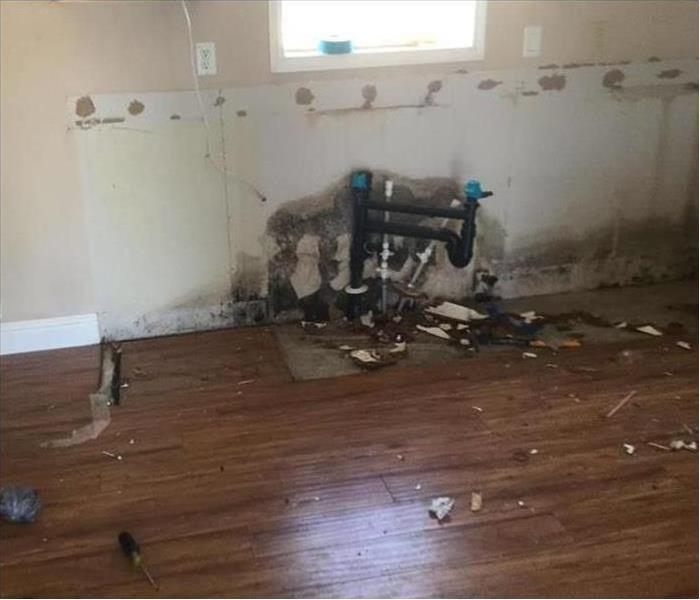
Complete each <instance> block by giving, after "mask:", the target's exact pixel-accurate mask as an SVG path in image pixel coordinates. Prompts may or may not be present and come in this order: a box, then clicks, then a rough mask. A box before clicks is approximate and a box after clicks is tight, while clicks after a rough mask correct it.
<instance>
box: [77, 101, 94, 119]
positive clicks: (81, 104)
mask: <svg viewBox="0 0 700 600" xmlns="http://www.w3.org/2000/svg"><path fill="white" fill-rule="evenodd" d="M94 112H95V103H94V102H93V101H92V98H90V96H81V97H80V98H78V99H77V100H76V101H75V114H76V115H78V116H79V117H83V118H85V117H89V116H90V115H91V114H92V113H94Z"/></svg>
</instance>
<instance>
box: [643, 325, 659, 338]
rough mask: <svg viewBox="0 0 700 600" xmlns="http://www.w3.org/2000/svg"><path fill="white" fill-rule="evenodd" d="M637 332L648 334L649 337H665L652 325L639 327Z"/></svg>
mask: <svg viewBox="0 0 700 600" xmlns="http://www.w3.org/2000/svg"><path fill="white" fill-rule="evenodd" d="M637 331H639V332H640V333H646V334H647V335H656V336H659V335H663V333H661V332H660V331H659V330H658V329H656V327H653V326H652V325H642V326H641V327H637Z"/></svg>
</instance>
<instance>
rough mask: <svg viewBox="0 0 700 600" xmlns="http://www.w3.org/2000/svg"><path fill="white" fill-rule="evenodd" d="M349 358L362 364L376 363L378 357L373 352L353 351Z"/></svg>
mask: <svg viewBox="0 0 700 600" xmlns="http://www.w3.org/2000/svg"><path fill="white" fill-rule="evenodd" d="M350 356H351V357H352V358H354V359H355V360H357V361H359V362H362V363H378V362H379V361H380V356H379V354H377V353H376V352H375V351H374V350H354V351H352V352H351V353H350Z"/></svg>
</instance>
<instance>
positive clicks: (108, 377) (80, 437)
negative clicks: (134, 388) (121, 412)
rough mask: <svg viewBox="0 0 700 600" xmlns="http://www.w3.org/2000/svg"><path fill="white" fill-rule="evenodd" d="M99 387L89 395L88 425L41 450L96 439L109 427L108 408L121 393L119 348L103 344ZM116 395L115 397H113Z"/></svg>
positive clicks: (44, 445) (48, 442)
mask: <svg viewBox="0 0 700 600" xmlns="http://www.w3.org/2000/svg"><path fill="white" fill-rule="evenodd" d="M101 356H102V361H101V362H102V368H101V376H100V387H99V389H98V390H97V392H95V393H94V394H90V396H89V401H90V414H91V421H90V423H88V424H86V425H83V426H82V427H80V428H78V429H74V430H73V431H72V433H71V435H70V436H68V437H63V438H58V439H55V440H50V441H47V442H43V443H42V444H41V446H42V448H66V447H68V446H75V445H76V444H82V443H84V442H87V441H88V440H94V439H96V438H97V437H98V436H99V435H100V434H101V433H102V432H103V431H104V430H105V429H106V428H107V426H108V425H109V423H110V420H111V416H110V407H111V406H112V405H113V404H114V403H115V399H116V401H118V399H119V394H120V392H121V390H120V387H121V377H120V371H121V348H120V347H118V346H115V345H110V346H106V345H104V344H103V346H102V351H101ZM115 394H116V395H115Z"/></svg>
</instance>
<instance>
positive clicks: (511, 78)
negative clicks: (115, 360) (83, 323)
mask: <svg viewBox="0 0 700 600" xmlns="http://www.w3.org/2000/svg"><path fill="white" fill-rule="evenodd" d="M543 66H545V67H547V68H546V69H540V68H532V69H524V70H516V71H499V72H481V73H479V72H474V73H464V72H460V73H454V74H453V75H450V76H446V77H445V76H443V77H440V78H439V79H437V78H435V77H434V76H433V77H431V76H422V75H418V76H411V77H404V78H386V79H382V78H373V79H372V80H363V79H345V80H340V81H324V82H318V81H314V82H312V81H310V82H306V83H303V84H301V85H300V84H289V85H275V86H255V87H249V88H228V89H224V90H220V91H217V92H216V93H214V92H212V93H209V94H207V97H206V106H207V110H208V111H209V113H208V114H209V120H210V125H211V136H210V139H209V144H210V147H211V149H210V158H209V159H207V158H205V154H206V139H205V137H204V135H205V134H204V128H203V127H202V126H201V123H200V122H199V121H198V119H199V116H198V114H197V106H196V102H195V101H194V98H193V97H192V94H191V93H172V94H151V95H144V94H141V95H139V96H138V97H134V95H129V94H128V95H118V96H116V95H115V96H111V95H106V96H95V95H91V96H90V98H91V101H92V102H93V104H94V106H95V110H94V111H93V112H92V113H90V115H89V116H87V117H85V118H82V119H80V118H79V117H80V115H78V114H77V113H76V112H75V111H76V107H77V102H78V101H79V100H80V99H79V98H73V99H71V100H70V101H69V103H68V105H67V107H68V108H67V111H68V122H69V127H71V131H72V132H73V133H72V134H73V135H74V136H75V137H76V139H77V140H79V143H80V144H86V154H85V156H86V158H85V161H86V163H85V168H86V172H87V173H89V177H88V180H89V181H90V182H91V185H92V187H91V190H92V191H91V193H90V194H89V197H90V198H91V200H90V202H91V206H92V209H93V210H97V213H98V214H99V213H100V211H102V212H103V213H104V215H103V217H102V218H103V221H102V225H101V226H100V227H98V228H96V229H94V230H91V236H93V242H92V244H93V254H94V256H99V255H100V252H103V254H104V252H105V251H104V249H103V246H109V247H110V248H111V250H110V251H109V252H108V253H107V255H108V258H109V261H107V263H105V260H104V258H105V256H103V259H100V260H97V261H93V262H94V263H97V264H100V265H102V264H115V263H116V264H120V261H121V264H120V266H119V268H120V269H122V268H123V269H124V270H125V271H124V273H123V274H122V275H123V277H120V278H118V279H117V280H115V281H123V280H126V281H131V280H130V279H129V277H131V278H132V279H133V280H134V281H133V283H135V284H136V285H135V286H134V285H127V286H123V285H117V284H116V283H113V284H112V285H111V287H110V282H109V281H104V277H103V278H100V277H101V276H100V275H99V274H98V275H96V280H97V279H99V280H100V282H101V283H100V286H99V287H105V286H106V289H110V302H112V304H109V303H104V302H103V304H102V306H101V312H100V314H101V322H102V323H103V329H104V331H106V332H107V333H108V334H110V335H112V336H114V337H120V336H127V337H129V336H132V337H133V336H135V335H139V334H141V335H146V334H153V333H166V332H170V331H181V330H188V329H193V328H207V327H217V326H222V325H231V324H236V316H235V315H236V308H235V307H236V303H237V302H238V303H240V302H248V301H253V302H259V301H260V300H261V299H264V300H265V302H267V303H268V305H269V309H270V316H271V317H274V318H278V319H285V318H293V317H300V318H307V319H324V318H328V317H332V316H335V315H338V314H340V311H341V310H342V308H343V294H342V293H341V291H342V288H343V287H344V285H345V284H346V283H347V278H348V262H347V252H348V248H349V242H350V236H349V232H350V224H351V223H350V202H351V200H350V195H349V191H348V188H347V181H348V177H349V174H350V173H351V171H352V170H353V169H356V168H369V169H371V170H372V171H373V172H374V173H375V190H374V193H375V194H377V195H381V194H382V189H381V186H382V183H383V181H384V179H386V178H389V177H390V178H392V179H394V181H395V183H396V186H395V196H394V197H395V198H396V199H397V200H398V199H401V200H404V201H409V202H419V203H427V204H430V205H435V206H447V205H449V203H450V201H451V199H452V198H453V197H455V196H456V195H458V194H459V191H460V187H461V185H462V184H463V182H464V181H466V180H467V179H470V178H478V179H480V180H481V181H482V182H483V184H484V186H485V187H486V188H487V189H491V190H493V191H494V196H493V197H491V198H488V199H486V200H484V201H483V203H482V208H481V209H480V211H479V218H478V235H477V244H476V252H475V257H474V260H473V262H472V264H471V265H470V266H469V267H468V268H466V269H456V268H454V267H452V266H451V265H450V264H449V261H447V260H446V257H445V253H444V251H443V250H442V249H441V248H439V250H438V251H437V252H436V254H435V255H434V257H433V262H432V263H431V265H430V267H429V268H428V269H427V270H426V272H425V276H424V278H423V279H422V281H421V282H420V283H421V286H422V290H423V291H424V292H425V293H426V294H428V295H430V296H441V297H447V298H454V299H461V298H463V297H464V296H466V295H469V294H470V293H472V291H473V284H474V280H475V276H474V273H475V271H476V270H478V271H479V272H483V271H487V272H489V273H491V274H493V275H495V276H497V277H498V278H499V283H498V291H499V292H500V293H502V294H503V295H505V296H517V295H528V294H537V293H546V292H557V291H564V290H575V289H583V288H590V287H595V286H598V285H613V284H624V283H634V282H641V281H656V280H664V279H674V278H679V277H684V276H688V275H690V274H692V273H693V271H694V269H695V264H696V261H697V242H696V238H695V234H694V230H693V228H692V227H689V226H688V223H689V221H690V222H693V223H696V222H697V194H696V193H695V192H694V190H696V189H697V187H696V183H695V179H696V171H695V165H696V162H697V155H696V152H695V150H694V148H695V147H696V146H697V137H696V129H695V122H696V118H697V81H696V80H695V79H694V75H693V74H694V73H696V72H697V61H695V60H692V61H653V62H647V61H644V62H642V63H634V64H615V65H609V64H605V65H598V64H596V65H594V66H591V65H589V64H587V63H585V62H584V61H580V62H579V63H576V66H573V65H572V64H569V63H567V64H565V65H564V66H563V67H561V68H560V67H552V68H550V65H543ZM661 73H663V74H664V75H663V76H660V74H661ZM134 100H138V101H139V102H140V103H142V104H143V110H142V111H140V112H139V113H138V114H132V112H131V111H130V110H129V106H131V103H132V102H133V101H134ZM175 114H176V115H178V116H179V117H180V118H179V119H177V120H172V115H175ZM115 117H118V118H124V122H119V123H105V119H109V118H115ZM78 121H82V123H83V126H81V125H78V124H77V123H78ZM86 121H89V122H90V123H91V124H92V125H91V126H90V127H89V128H88V129H87V130H86V128H85V126H84V123H85V122H86ZM120 136H121V137H120ZM88 140H89V142H88ZM144 140H150V141H148V142H146V141H144ZM88 143H89V144H92V146H89V145H87V144H88ZM97 143H99V144H100V145H99V148H97V147H95V146H94V144H97ZM98 150H99V152H98ZM88 156H89V157H90V158H88ZM95 157H99V158H95ZM212 159H213V163H216V162H218V161H221V164H220V165H218V166H219V167H222V166H225V168H226V170H227V171H228V174H227V176H224V175H222V173H221V172H220V169H217V168H216V167H215V165H214V164H213V163H212ZM180 160H182V161H184V162H183V163H182V164H185V163H186V164H187V165H188V167H187V169H184V170H183V169H181V168H180V164H181V163H180V162H178V161H180ZM95 161H97V163H96V162H95ZM154 164H155V165H160V166H159V167H158V168H155V169H151V170H150V171H148V166H149V165H154ZM108 165H119V167H118V169H117V168H116V167H114V168H111V167H108ZM144 169H146V171H144ZM143 178H147V179H149V183H148V184H147V186H146V189H145V190H143V191H140V192H139V193H138V194H137V195H135V196H134V198H138V202H136V203H134V202H133V199H132V201H131V202H130V203H127V205H126V206H125V205H124V202H123V197H122V194H123V191H122V192H115V191H114V188H111V186H112V185H113V184H114V183H115V182H117V183H118V185H117V189H119V185H120V184H121V185H125V184H126V182H130V181H137V180H141V179H143ZM166 198H167V200H166ZM154 203H155V205H156V208H155V209H154V211H153V213H152V214H151V215H150V220H149V227H160V228H161V231H162V236H161V237H158V236H155V237H152V239H151V238H149V237H148V236H145V234H144V235H142V234H141V233H140V232H141V229H140V224H139V221H138V219H139V216H140V213H139V210H140V208H138V207H140V206H141V205H145V206H151V205H153V204H154ZM114 211H116V213H115V212H114ZM113 213H114V214H113ZM120 218H121V219H122V222H121V226H120V228H118V229H115V228H114V227H108V226H107V223H111V222H113V221H116V222H119V219H120ZM403 218H406V219H409V220H413V221H418V220H419V219H418V218H416V217H403ZM421 220H422V221H423V222H424V223H425V224H431V221H430V220H429V219H421ZM432 224H437V223H435V220H433V221H432ZM143 231H144V232H145V231H146V230H145V229H143ZM193 231H196V235H194V234H193ZM186 232H189V233H187V234H186ZM140 235H142V237H139V236H140ZM183 236H185V237H187V236H189V238H188V244H182V247H178V246H168V243H171V242H172V241H173V240H178V243H182V241H183V240H182V238H183ZM166 239H168V243H166V241H165V240H166ZM650 240H652V241H653V243H650V242H649V241H650ZM425 243H426V242H421V241H416V240H409V239H401V238H393V239H392V247H393V251H394V255H393V256H392V258H391V261H390V268H391V271H392V277H393V278H394V279H398V280H405V279H406V278H407V277H408V276H409V275H410V273H411V271H412V269H413V266H414V264H415V255H416V253H417V252H418V251H420V250H421V249H422V248H423V247H424V246H425ZM120 244H128V245H129V247H132V248H139V253H138V254H139V260H136V259H135V254H134V253H133V252H132V253H131V254H129V253H125V252H124V251H123V250H120ZM125 257H126V258H128V260H125ZM152 257H156V258H157V260H155V261H151V262H149V260H150V259H151V258H152ZM127 264H128V269H127V268H126V266H125V265H127ZM173 264H177V265H180V266H179V268H178V269H176V270H172V265H173ZM96 268H98V267H96ZM100 268H101V267H100ZM131 270H133V272H134V273H136V274H138V276H136V275H134V273H130V271H131ZM163 273H167V277H166V278H165V280H167V284H164V283H163V280H161V279H159V277H162V274H163ZM375 274H376V261H375V260H373V259H368V261H367V262H366V265H365V275H366V276H367V277H368V278H372V277H373V276H375ZM124 278H125V279H124ZM135 290H136V291H135ZM134 295H136V296H138V298H139V302H138V303H135V302H134V301H133V297H134ZM115 298H117V299H119V300H118V301H116V300H115ZM105 302H106V301H105ZM256 306H257V305H256ZM125 314H128V315H129V319H130V321H129V322H128V324H127V325H128V326H126V325H124V315H125Z"/></svg>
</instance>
